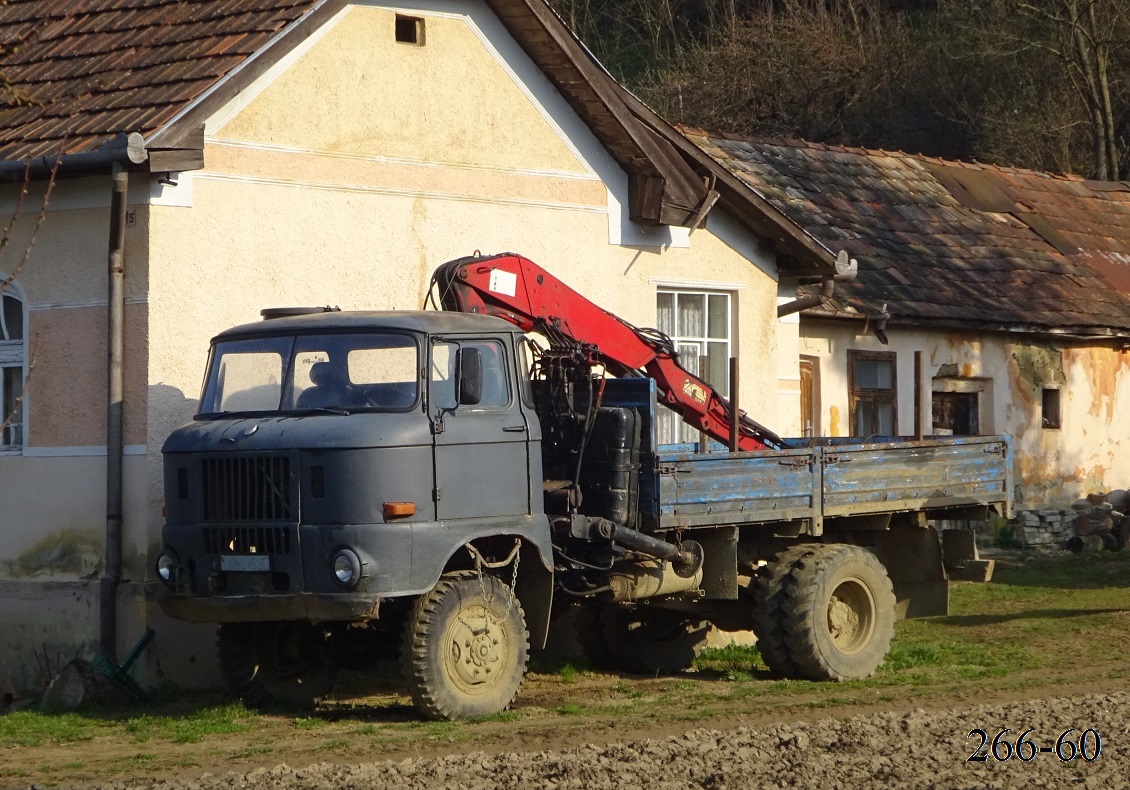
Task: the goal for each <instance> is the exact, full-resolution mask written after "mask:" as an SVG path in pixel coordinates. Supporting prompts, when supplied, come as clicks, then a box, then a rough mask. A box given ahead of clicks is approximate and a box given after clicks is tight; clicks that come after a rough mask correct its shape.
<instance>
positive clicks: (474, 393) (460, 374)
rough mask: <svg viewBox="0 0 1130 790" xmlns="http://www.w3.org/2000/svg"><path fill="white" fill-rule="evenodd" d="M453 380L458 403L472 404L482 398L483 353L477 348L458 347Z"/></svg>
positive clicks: (462, 404)
mask: <svg viewBox="0 0 1130 790" xmlns="http://www.w3.org/2000/svg"><path fill="white" fill-rule="evenodd" d="M455 381H456V387H457V388H458V390H459V405H460V406H474V405H475V404H477V403H478V402H479V401H481V400H482V399H483V353H482V351H480V350H479V349H477V348H467V347H464V348H460V349H459V351H458V352H457V353H456V355H455Z"/></svg>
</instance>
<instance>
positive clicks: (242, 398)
mask: <svg viewBox="0 0 1130 790" xmlns="http://www.w3.org/2000/svg"><path fill="white" fill-rule="evenodd" d="M282 364H283V358H282V355H281V354H275V353H269V352H268V353H249V354H225V355H224V358H223V361H222V362H220V372H219V376H220V380H221V381H222V382H223V385H222V386H223V392H222V395H221V397H220V408H219V411H274V410H275V409H277V408H278V407H279V398H280V397H281V395H282Z"/></svg>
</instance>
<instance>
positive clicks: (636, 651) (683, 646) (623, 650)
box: [602, 607, 710, 675]
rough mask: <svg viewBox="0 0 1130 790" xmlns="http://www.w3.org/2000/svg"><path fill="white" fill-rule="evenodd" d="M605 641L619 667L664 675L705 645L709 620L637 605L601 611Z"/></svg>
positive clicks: (687, 661)
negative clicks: (632, 607)
mask: <svg viewBox="0 0 1130 790" xmlns="http://www.w3.org/2000/svg"><path fill="white" fill-rule="evenodd" d="M602 620H603V626H604V627H603V631H604V639H605V644H606V645H607V647H608V652H609V654H610V656H611V657H612V659H613V661H614V662H615V664H616V665H617V666H618V667H620V668H621V669H626V670H628V671H631V672H639V673H642V674H647V675H663V674H669V673H671V672H678V671H679V670H680V669H686V668H687V667H689V666H690V665H691V664H693V663H694V660H695V659H696V658H697V657H698V654H699V653H701V652H702V648H703V647H705V646H706V635H707V633H708V632H709V631H710V623H709V622H707V621H706V620H701V619H698V618H693V617H688V616H687V615H686V614H684V613H683V612H675V611H670V610H667V609H653V608H649V607H639V608H637V609H611V608H610V609H606V610H604V612H603V616H602Z"/></svg>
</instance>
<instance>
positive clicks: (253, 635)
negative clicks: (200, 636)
mask: <svg viewBox="0 0 1130 790" xmlns="http://www.w3.org/2000/svg"><path fill="white" fill-rule="evenodd" d="M324 646H325V636H324V634H323V633H322V630H321V629H319V628H318V627H317V626H314V625H311V624H310V623H302V622H278V623H225V624H223V625H221V626H220V632H219V636H218V637H217V639H216V652H217V655H218V657H219V663H220V673H221V674H222V675H223V677H224V680H225V681H226V682H227V684H228V686H229V688H231V690H232V691H233V692H234V693H235V694H236V696H238V697H239V698H240V699H241V700H243V702H244V704H246V705H247V706H249V707H252V708H273V707H281V708H289V709H293V710H312V709H313V708H314V706H316V705H317V704H318V703H319V702H321V701H322V699H323V698H325V696H326V695H327V694H329V692H330V689H331V688H333V683H334V674H335V670H334V667H333V666H332V665H331V664H330V663H329V662H328V661H326V659H325V655H324Z"/></svg>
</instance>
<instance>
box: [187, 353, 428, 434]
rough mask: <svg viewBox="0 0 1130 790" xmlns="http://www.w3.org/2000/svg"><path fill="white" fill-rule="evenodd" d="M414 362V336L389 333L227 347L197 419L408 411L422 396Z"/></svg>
mask: <svg viewBox="0 0 1130 790" xmlns="http://www.w3.org/2000/svg"><path fill="white" fill-rule="evenodd" d="M418 357H419V352H418V349H417V344H416V340H415V338H413V337H412V336H411V335H406V334H396V333H391V332H389V333H364V334H361V333H357V334H327V335H290V336H280V337H263V338H254V339H247V340H228V341H224V342H221V343H217V344H216V345H215V346H214V347H213V349H212V358H211V361H210V362H209V366H208V377H207V379H206V380H205V382H204V394H203V396H202V397H201V399H200V413H201V414H203V415H207V414H230V413H233V412H234V413H240V412H256V413H263V412H319V411H325V412H330V413H334V412H354V411H405V410H407V409H410V408H412V406H413V405H414V404H415V403H416V399H417V396H418V393H419V370H420V364H419V361H418Z"/></svg>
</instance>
